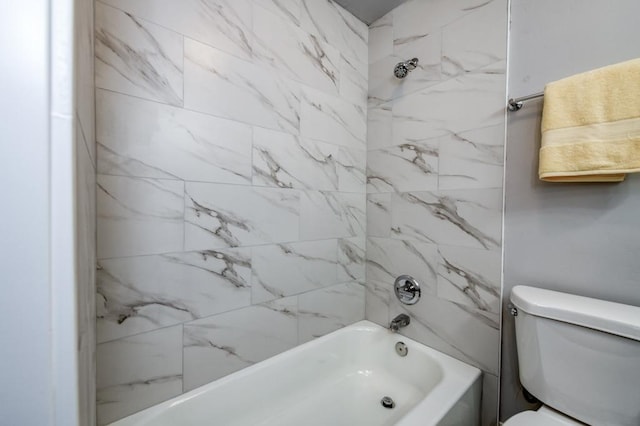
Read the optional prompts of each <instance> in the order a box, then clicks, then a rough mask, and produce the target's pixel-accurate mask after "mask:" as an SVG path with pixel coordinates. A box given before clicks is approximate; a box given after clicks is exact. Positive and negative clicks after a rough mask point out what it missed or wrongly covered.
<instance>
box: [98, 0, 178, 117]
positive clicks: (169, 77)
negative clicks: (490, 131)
mask: <svg viewBox="0 0 640 426" xmlns="http://www.w3.org/2000/svg"><path fill="white" fill-rule="evenodd" d="M95 6H96V9H95V13H96V17H95V22H96V47H95V49H96V61H95V71H96V81H95V83H96V87H99V88H103V89H109V90H114V91H116V92H120V93H126V94H128V95H133V96H138V97H141V98H145V99H151V100H154V101H159V102H164V103H168V104H171V105H177V106H182V104H183V92H182V85H183V67H182V65H183V40H182V36H181V35H180V34H176V33H174V32H172V31H169V30H167V29H165V28H163V27H160V26H158V25H155V24H152V23H150V22H147V21H145V20H143V19H140V18H137V17H136V16H134V15H130V14H127V13H125V12H123V11H121V10H119V9H115V8H113V7H109V6H106V5H104V4H102V3H100V2H96V3H95Z"/></svg>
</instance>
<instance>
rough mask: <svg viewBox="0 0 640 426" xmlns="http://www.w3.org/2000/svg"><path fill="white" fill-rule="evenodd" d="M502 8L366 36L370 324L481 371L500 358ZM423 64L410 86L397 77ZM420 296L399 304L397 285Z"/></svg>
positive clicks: (423, 0) (395, 20)
mask: <svg viewBox="0 0 640 426" xmlns="http://www.w3.org/2000/svg"><path fill="white" fill-rule="evenodd" d="M506 22H507V1H506V0H492V1H486V0H454V1H448V0H412V1H409V2H407V3H404V4H402V5H400V6H399V7H397V8H396V9H394V10H393V11H391V12H390V13H388V14H387V15H385V16H384V17H382V18H381V19H379V20H378V21H376V22H374V23H373V24H371V26H370V28H369V98H368V122H367V125H368V132H367V149H368V151H367V215H366V219H367V244H366V259H367V260H366V264H367V266H366V317H367V319H369V320H371V321H374V322H377V323H379V324H381V325H386V324H388V323H389V320H390V319H391V318H393V317H395V316H396V315H397V314H399V313H403V312H405V313H408V314H409V315H410V316H411V319H412V321H411V324H410V325H409V326H408V327H407V328H406V329H403V331H402V332H403V334H405V335H407V336H408V337H411V338H414V339H416V340H418V341H420V342H422V343H425V344H426V345H428V346H431V347H433V348H435V349H438V350H440V351H442V352H445V353H447V354H449V355H452V356H454V357H456V358H458V359H460V360H462V361H465V362H468V363H469V364H472V365H475V366H477V367H478V368H480V369H482V370H483V372H484V386H483V387H484V397H483V398H484V399H483V419H482V422H483V424H485V425H489V424H495V422H496V416H497V396H498V395H497V380H498V379H497V376H498V370H499V351H500V324H499V314H500V294H501V265H502V263H501V262H502V260H501V249H502V241H501V232H502V179H503V178H502V176H503V162H504V160H503V152H504V149H503V147H504V133H505V131H504V102H505V86H506V82H505V68H506V66H505V58H506V40H507V34H506V30H507V25H506ZM412 57H418V59H419V66H418V68H416V69H415V70H414V71H412V72H411V73H410V74H409V75H408V76H407V77H406V78H405V79H403V80H398V79H396V78H395V77H394V76H393V73H392V70H393V67H394V65H395V64H396V63H397V62H400V61H404V60H407V59H410V58H412ZM405 273H408V274H410V275H413V276H414V277H415V278H416V279H417V280H418V281H419V282H420V283H421V284H422V285H423V287H424V291H423V297H422V300H421V301H420V302H419V303H418V304H416V305H412V306H405V305H401V304H400V303H399V302H397V300H396V298H395V296H394V295H393V291H392V286H391V285H390V283H392V282H393V280H394V279H395V277H396V276H398V275H400V274H405Z"/></svg>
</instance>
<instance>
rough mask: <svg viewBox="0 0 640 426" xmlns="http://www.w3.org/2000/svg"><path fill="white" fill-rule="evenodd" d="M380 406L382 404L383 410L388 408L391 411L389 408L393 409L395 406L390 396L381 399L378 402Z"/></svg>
mask: <svg viewBox="0 0 640 426" xmlns="http://www.w3.org/2000/svg"><path fill="white" fill-rule="evenodd" d="M380 404H382V406H383V407H384V408H389V409H391V408H393V407H395V406H396V403H395V402H393V399H391V397H390V396H385V397H383V398H382V399H381V400H380Z"/></svg>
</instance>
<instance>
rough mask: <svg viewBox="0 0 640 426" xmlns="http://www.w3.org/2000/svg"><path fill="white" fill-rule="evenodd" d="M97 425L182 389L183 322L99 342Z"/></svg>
mask: <svg viewBox="0 0 640 426" xmlns="http://www.w3.org/2000/svg"><path fill="white" fill-rule="evenodd" d="M97 356H98V376H97V386H98V393H97V396H98V402H97V405H98V407H97V408H98V424H99V425H104V424H107V423H110V422H112V421H114V420H117V419H120V418H122V417H125V416H127V415H129V414H133V413H135V412H137V411H140V410H142V409H144V408H147V407H150V406H152V405H154V404H157V403H159V402H162V401H164V400H166V399H169V398H172V397H174V396H177V395H180V393H181V392H182V325H177V326H174V327H169V328H163V329H162V330H157V331H152V332H150V333H144V334H139V335H137V336H133V337H127V338H125V339H120V340H114V341H112V342H108V343H102V344H100V345H98V353H97Z"/></svg>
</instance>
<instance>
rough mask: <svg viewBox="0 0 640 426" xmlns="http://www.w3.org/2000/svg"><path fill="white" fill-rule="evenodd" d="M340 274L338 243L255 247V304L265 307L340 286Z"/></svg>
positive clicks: (312, 242) (321, 242) (253, 283)
mask: <svg viewBox="0 0 640 426" xmlns="http://www.w3.org/2000/svg"><path fill="white" fill-rule="evenodd" d="M283 271H286V272H285V273H283ZM337 271H338V242H337V240H322V241H306V242H297V243H288V244H277V245H267V246H260V247H254V248H253V268H252V272H253V279H252V284H251V298H252V302H253V303H254V304H257V303H262V302H266V301H269V300H273V299H278V298H282V297H285V296H291V295H294V294H299V293H304V292H307V291H310V290H314V289H318V288H322V287H327V286H330V285H333V284H336V283H337V282H338V278H337Z"/></svg>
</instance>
